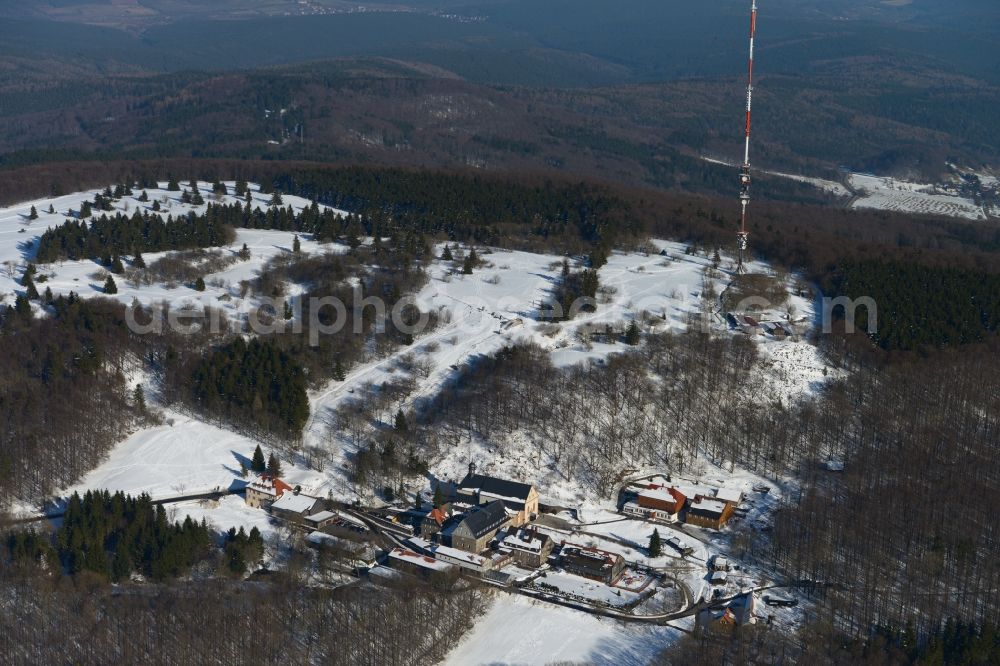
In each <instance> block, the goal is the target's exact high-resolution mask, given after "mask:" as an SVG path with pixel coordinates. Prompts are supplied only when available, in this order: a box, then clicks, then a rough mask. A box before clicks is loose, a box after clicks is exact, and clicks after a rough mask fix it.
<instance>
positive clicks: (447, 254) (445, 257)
mask: <svg viewBox="0 0 1000 666" xmlns="http://www.w3.org/2000/svg"><path fill="white" fill-rule="evenodd" d="M441 259H442V261H452V260H453V259H454V257H453V256H452V255H451V247H449V246H448V245H445V246H444V251H443V252H441Z"/></svg>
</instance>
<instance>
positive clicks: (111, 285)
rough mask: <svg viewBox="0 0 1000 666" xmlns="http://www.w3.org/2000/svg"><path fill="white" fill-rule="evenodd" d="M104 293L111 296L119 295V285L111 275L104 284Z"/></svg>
mask: <svg viewBox="0 0 1000 666" xmlns="http://www.w3.org/2000/svg"><path fill="white" fill-rule="evenodd" d="M104 293H105V294H108V295H109V296H110V295H111V294H117V293H118V285H117V284H115V279H114V278H113V277H111V276H110V275H109V276H108V279H107V280H105V282H104Z"/></svg>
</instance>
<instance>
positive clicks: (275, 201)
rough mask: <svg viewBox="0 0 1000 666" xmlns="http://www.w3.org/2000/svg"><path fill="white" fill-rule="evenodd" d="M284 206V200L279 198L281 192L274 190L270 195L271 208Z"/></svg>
mask: <svg viewBox="0 0 1000 666" xmlns="http://www.w3.org/2000/svg"><path fill="white" fill-rule="evenodd" d="M284 204H285V201H284V199H282V198H281V192H279V191H277V190H275V191H274V194H272V195H271V203H270V205H271V206H275V207H277V206H283V205H284Z"/></svg>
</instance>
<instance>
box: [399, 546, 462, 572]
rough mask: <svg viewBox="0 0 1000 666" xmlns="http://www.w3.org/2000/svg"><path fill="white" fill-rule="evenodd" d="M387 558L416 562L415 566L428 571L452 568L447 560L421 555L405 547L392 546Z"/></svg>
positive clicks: (409, 562) (449, 569)
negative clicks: (441, 560) (442, 560)
mask: <svg viewBox="0 0 1000 666" xmlns="http://www.w3.org/2000/svg"><path fill="white" fill-rule="evenodd" d="M389 559H390V560H395V561H397V562H406V563H408V564H416V565H417V566H419V567H423V568H424V569H428V570H430V571H451V570H452V569H453V568H454V567H452V565H450V564H448V563H447V562H439V561H438V560H435V559H434V558H433V557H427V556H426V555H421V554H420V553H415V552H413V551H412V550H406V549H405V548H393V549H392V551H390V552H389Z"/></svg>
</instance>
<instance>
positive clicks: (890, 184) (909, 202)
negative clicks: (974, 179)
mask: <svg viewBox="0 0 1000 666" xmlns="http://www.w3.org/2000/svg"><path fill="white" fill-rule="evenodd" d="M848 182H849V183H850V186H851V187H852V188H853V189H854V190H856V191H857V192H858V193H859V196H858V198H857V199H855V200H854V201H853V202H852V203H851V207H852V208H875V209H878V210H891V211H897V212H900V213H917V214H921V215H943V216H946V217H959V218H963V219H967V220H985V219H986V213H985V211H984V210H983V207H982V206H979V205H977V204H976V203H975V202H974V201H972V199H968V198H965V197H962V196H958V195H957V194H950V193H947V192H942V191H940V189H939V188H937V187H935V186H933V185H923V184H920V183H911V182H907V181H904V180H897V179H895V178H888V177H880V176H871V175H867V174H858V173H854V174H851V175H850V177H849V178H848Z"/></svg>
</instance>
